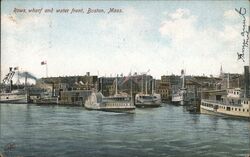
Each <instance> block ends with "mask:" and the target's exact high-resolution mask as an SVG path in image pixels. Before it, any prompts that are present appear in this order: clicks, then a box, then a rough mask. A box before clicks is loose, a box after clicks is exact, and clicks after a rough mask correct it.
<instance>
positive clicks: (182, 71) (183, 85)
mask: <svg viewBox="0 0 250 157" xmlns="http://www.w3.org/2000/svg"><path fill="white" fill-rule="evenodd" d="M181 75H182V89H184V88H185V72H184V70H183V69H182V70H181Z"/></svg>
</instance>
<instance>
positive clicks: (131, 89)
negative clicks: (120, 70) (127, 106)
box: [130, 78, 133, 105]
mask: <svg viewBox="0 0 250 157" xmlns="http://www.w3.org/2000/svg"><path fill="white" fill-rule="evenodd" d="M132 85H133V82H132V79H131V78H130V96H131V105H132V104H133V87H132Z"/></svg>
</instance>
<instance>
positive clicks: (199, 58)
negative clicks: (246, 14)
mask: <svg viewBox="0 0 250 157" xmlns="http://www.w3.org/2000/svg"><path fill="white" fill-rule="evenodd" d="M165 15H166V18H165V19H164V20H163V21H162V23H161V26H160V28H159V32H160V34H161V36H162V37H163V38H167V39H170V45H169V48H170V49H169V52H168V53H169V54H170V55H172V56H173V57H172V61H174V62H176V63H181V62H180V61H179V60H182V61H183V62H184V63H182V65H183V67H184V66H185V67H186V68H188V69H187V71H190V72H191V73H193V74H202V73H205V72H208V73H212V74H216V73H218V69H219V66H220V64H224V63H225V65H227V66H228V67H227V68H226V70H228V71H230V72H238V70H239V69H240V68H242V65H241V64H240V63H239V62H237V58H236V52H237V50H240V46H241V43H240V40H241V36H240V31H241V28H240V24H237V23H236V24H232V23H227V20H228V18H229V16H231V17H233V16H235V15H234V14H233V13H232V11H231V10H229V11H226V12H225V13H224V20H225V21H226V22H225V24H224V27H223V28H216V27H204V28H202V29H201V28H199V27H198V25H199V21H198V18H197V16H195V15H192V14H191V12H190V11H189V10H187V9H177V10H176V11H175V12H172V13H168V14H166V13H165ZM173 54H175V55H173ZM228 62H231V63H235V66H231V64H230V63H228ZM211 63H212V64H211Z"/></svg>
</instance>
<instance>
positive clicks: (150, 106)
mask: <svg viewBox="0 0 250 157" xmlns="http://www.w3.org/2000/svg"><path fill="white" fill-rule="evenodd" d="M135 106H136V107H139V108H153V107H160V106H161V104H135Z"/></svg>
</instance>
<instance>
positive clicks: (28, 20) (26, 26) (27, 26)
mask: <svg viewBox="0 0 250 157" xmlns="http://www.w3.org/2000/svg"><path fill="white" fill-rule="evenodd" d="M48 26H49V18H48V17H47V16H44V15H36V16H34V15H29V14H27V15H16V14H2V15H1V27H2V31H4V32H8V33H22V34H23V33H26V32H27V31H33V30H38V29H39V28H42V27H48Z"/></svg>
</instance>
